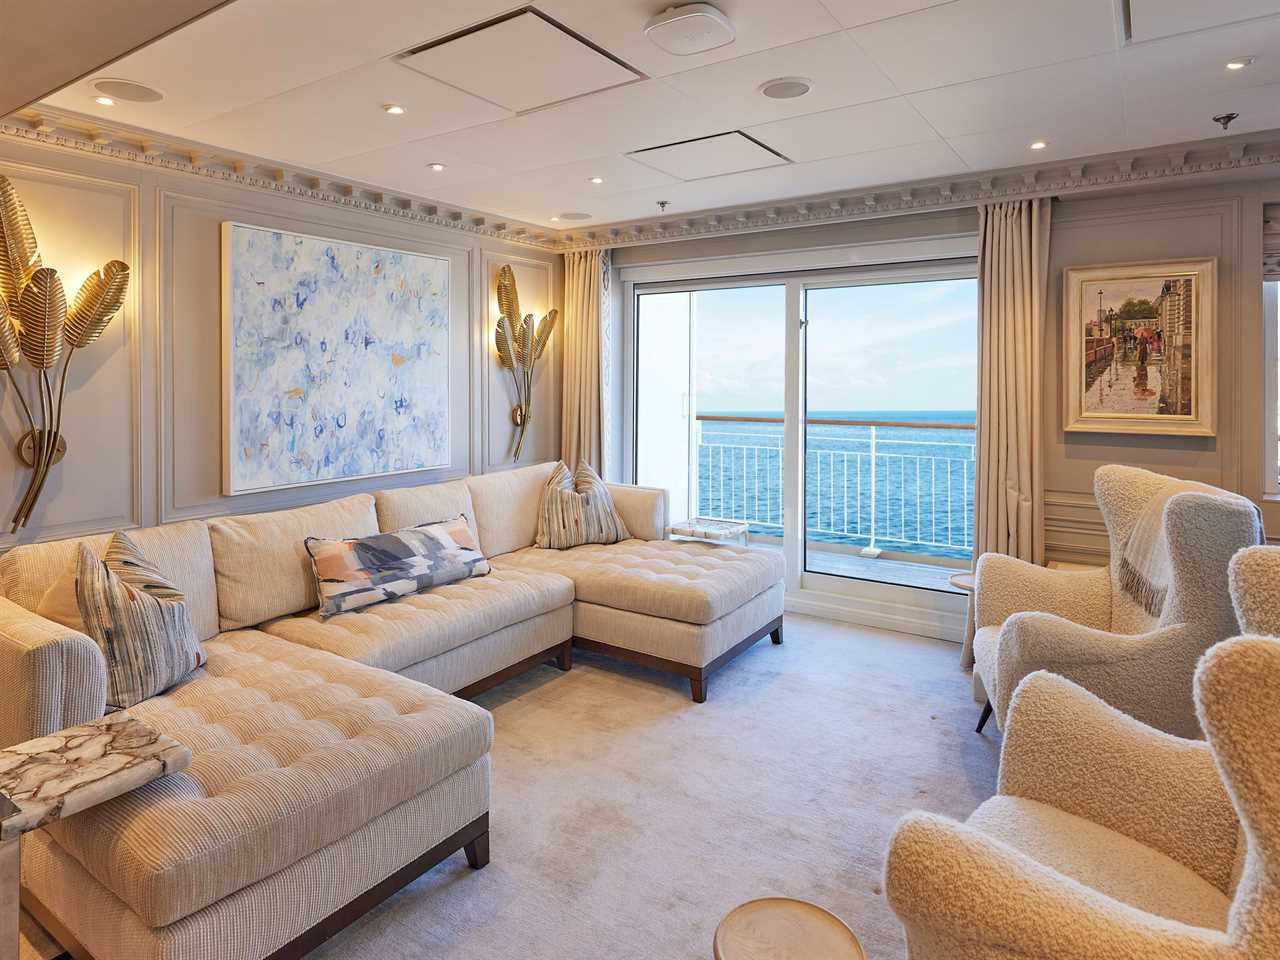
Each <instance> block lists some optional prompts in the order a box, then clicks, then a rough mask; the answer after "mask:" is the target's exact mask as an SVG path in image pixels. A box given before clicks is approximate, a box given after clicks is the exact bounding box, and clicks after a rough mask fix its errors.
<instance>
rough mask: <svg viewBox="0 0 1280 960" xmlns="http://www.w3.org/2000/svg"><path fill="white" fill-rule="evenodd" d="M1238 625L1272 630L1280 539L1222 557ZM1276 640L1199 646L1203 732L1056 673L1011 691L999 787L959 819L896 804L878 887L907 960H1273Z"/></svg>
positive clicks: (1278, 831) (1279, 615) (1279, 855)
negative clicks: (1147, 716) (1180, 730)
mask: <svg viewBox="0 0 1280 960" xmlns="http://www.w3.org/2000/svg"><path fill="white" fill-rule="evenodd" d="M1231 581H1232V593H1233V594H1234V596H1235V599H1236V605H1237V609H1238V610H1239V612H1240V619H1241V622H1242V624H1243V626H1244V629H1245V630H1246V631H1248V632H1268V633H1274V632H1276V631H1280V548H1269V547H1255V548H1253V549H1250V550H1246V551H1243V552H1242V553H1241V554H1239V555H1238V556H1237V557H1236V559H1235V560H1234V561H1233V562H1232V565H1231ZM1278 691H1280V640H1277V639H1276V637H1275V636H1274V635H1272V636H1265V637H1264V636H1244V637H1237V638H1234V639H1231V640H1228V641H1226V642H1224V643H1220V644H1218V645H1216V646H1215V647H1214V648H1213V649H1212V650H1210V651H1209V652H1208V653H1207V654H1206V655H1205V656H1204V657H1203V658H1202V659H1201V661H1200V664H1199V667H1198V669H1197V671H1196V674H1195V699H1196V703H1197V706H1198V710H1199V716H1200V719H1201V722H1202V723H1203V727H1204V731H1205V734H1206V736H1207V738H1208V742H1207V743H1205V742H1203V741H1199V740H1188V739H1183V738H1179V737H1174V736H1170V735H1169V734H1166V733H1163V732H1161V731H1158V730H1154V729H1152V728H1151V727H1149V726H1146V725H1144V724H1141V723H1138V722H1137V721H1135V720H1133V719H1132V718H1130V717H1127V716H1125V715H1123V714H1122V713H1120V712H1119V711H1117V710H1115V709H1113V708H1112V707H1109V706H1107V705H1106V704H1105V703H1103V702H1102V701H1101V700H1099V699H1098V698H1097V697H1095V696H1093V695H1092V694H1090V693H1088V692H1087V691H1085V690H1083V689H1081V688H1080V687H1079V686H1077V685H1075V684H1073V683H1071V682H1070V681H1067V680H1064V679H1062V678H1061V677H1056V676H1053V675H1052V674H1048V673H1044V672H1037V673H1035V674H1032V675H1031V676H1030V677H1028V678H1026V679H1025V680H1024V681H1023V682H1022V683H1021V684H1020V685H1019V687H1018V689H1017V692H1016V693H1015V694H1014V695H1013V697H1012V704H1011V706H1010V712H1009V725H1008V729H1007V731H1006V734H1005V740H1004V745H1003V752H1002V755H1001V761H1000V779H999V787H998V793H997V795H996V796H995V797H993V798H992V799H991V800H989V801H987V802H986V803H984V804H983V805H982V806H980V807H979V808H978V809H977V811H975V813H974V814H973V816H972V817H970V818H969V820H968V821H967V822H966V823H957V822H955V821H952V820H947V819H945V818H942V817H937V816H933V815H929V814H924V813H913V814H910V815H908V816H907V817H906V818H905V819H904V820H903V821H902V822H901V823H900V824H899V825H898V828H897V830H896V831H895V834H894V836H893V839H892V840H891V842H890V849H889V856H888V861H887V863H886V867H885V893H886V896H887V898H888V900H889V903H890V904H891V905H892V907H893V909H894V911H895V912H896V913H897V914H898V917H899V918H900V919H901V921H902V923H903V925H904V926H905V928H906V933H907V945H908V951H907V952H908V957H909V960H1030V958H1038V960H1272V958H1275V957H1280V710H1277V709H1276V704H1277V696H1278Z"/></svg>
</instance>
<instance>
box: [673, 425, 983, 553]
mask: <svg viewBox="0 0 1280 960" xmlns="http://www.w3.org/2000/svg"><path fill="white" fill-rule="evenodd" d="M704 413H706V414H710V415H714V416H733V417H776V418H781V417H782V412H781V411H778V410H734V411H720V410H717V411H704ZM974 418H975V411H973V410H909V411H908V410H818V411H810V413H809V419H811V420H812V419H824V420H860V421H874V422H876V424H877V425H876V426H875V427H874V428H873V427H872V426H861V425H860V426H852V425H843V424H814V423H810V424H808V425H807V427H806V430H805V520H806V526H807V528H808V536H809V539H811V540H818V541H825V542H829V543H839V544H842V545H844V546H848V547H864V546H868V545H869V544H871V543H872V542H873V536H874V543H875V545H876V546H878V547H881V548H882V549H884V550H886V551H892V552H896V553H906V554H922V555H928V556H941V557H953V558H957V559H964V558H968V557H970V556H972V553H973V488H974V467H975V461H974V454H975V449H974V444H975V434H974V429H973V426H972V425H973V423H974ZM884 423H894V424H916V423H920V424H940V425H943V424H945V425H947V426H945V427H943V426H938V427H934V426H919V427H917V426H900V425H895V426H880V425H879V424H884ZM699 428H700V434H699V441H698V481H699V482H698V501H699V502H698V513H699V515H700V516H704V517H726V518H732V519H738V520H746V521H748V522H749V523H750V524H751V530H752V532H753V533H758V534H765V535H771V536H780V535H781V533H782V522H783V461H782V456H783V453H782V446H783V425H782V424H781V423H776V424H775V423H752V422H720V421H699ZM873 434H874V439H873ZM873 447H874V449H873Z"/></svg>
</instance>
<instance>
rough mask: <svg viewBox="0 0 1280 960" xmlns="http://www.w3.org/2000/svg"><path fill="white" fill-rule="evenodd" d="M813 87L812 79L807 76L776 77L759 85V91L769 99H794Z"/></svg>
mask: <svg viewBox="0 0 1280 960" xmlns="http://www.w3.org/2000/svg"><path fill="white" fill-rule="evenodd" d="M812 89H813V81H812V80H810V79H808V78H807V77H778V78H777V79H776V80H769V81H767V82H765V83H762V84H761V85H760V92H761V93H763V94H764V95H765V96H766V97H768V98H769V99H770V100H794V99H795V98H796V97H803V96H804V95H805V94H806V93H808V92H809V91H810V90H812Z"/></svg>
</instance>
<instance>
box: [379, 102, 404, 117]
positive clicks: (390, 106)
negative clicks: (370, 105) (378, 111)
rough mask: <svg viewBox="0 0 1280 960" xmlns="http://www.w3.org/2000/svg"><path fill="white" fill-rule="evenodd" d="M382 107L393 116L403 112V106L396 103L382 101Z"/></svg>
mask: <svg viewBox="0 0 1280 960" xmlns="http://www.w3.org/2000/svg"><path fill="white" fill-rule="evenodd" d="M382 109H383V110H384V111H386V112H387V113H389V114H391V115H392V116H393V117H398V116H400V114H402V113H404V107H402V106H400V104H398V103H384V104H383V105H382Z"/></svg>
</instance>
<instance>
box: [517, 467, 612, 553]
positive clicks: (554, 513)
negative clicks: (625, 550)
mask: <svg viewBox="0 0 1280 960" xmlns="http://www.w3.org/2000/svg"><path fill="white" fill-rule="evenodd" d="M629 539H631V534H630V533H628V532H627V525H626V524H625V523H623V522H622V517H621V516H620V515H619V514H618V510H617V508H616V507H615V506H614V505H613V497H611V496H610V495H609V488H608V487H607V486H605V482H604V481H603V480H601V479H600V477H599V475H598V474H597V473H596V472H595V471H594V470H592V469H591V467H590V466H589V465H588V464H586V463H579V464H578V469H577V471H576V472H575V473H572V474H571V473H569V468H568V467H566V466H565V465H564V463H563V462H561V463H558V464H557V465H556V468H555V470H554V471H552V473H551V476H550V477H549V478H548V479H547V485H546V487H545V488H544V489H543V491H542V509H541V510H539V511H538V540H537V543H538V546H540V547H543V548H544V549H548V548H549V549H551V550H567V549H568V548H569V547H578V546H581V545H582V544H584V543H617V542H618V541H619V540H629Z"/></svg>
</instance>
